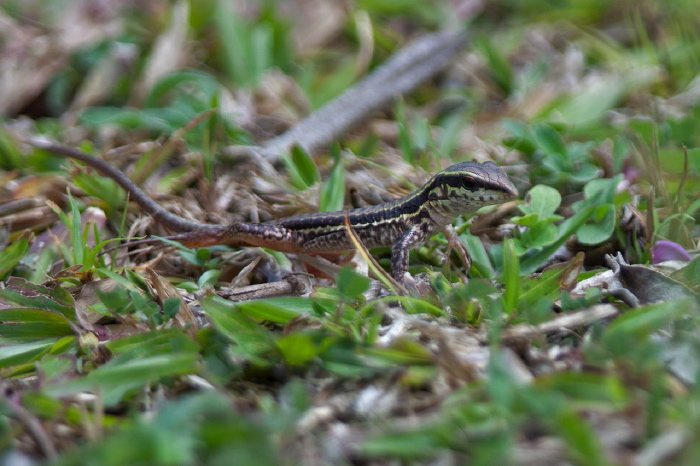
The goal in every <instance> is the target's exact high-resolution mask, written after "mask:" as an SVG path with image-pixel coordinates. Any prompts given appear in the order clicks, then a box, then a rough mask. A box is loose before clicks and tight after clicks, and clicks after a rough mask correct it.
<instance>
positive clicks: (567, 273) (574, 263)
mask: <svg viewBox="0 0 700 466" xmlns="http://www.w3.org/2000/svg"><path fill="white" fill-rule="evenodd" d="M583 257H584V256H583V253H582V252H580V253H578V254H577V256H576V257H575V258H574V259H572V260H571V261H570V262H569V263H565V264H557V265H554V266H551V267H548V268H547V269H546V270H545V271H543V272H542V274H541V275H539V276H535V277H533V276H528V277H526V278H525V279H524V280H523V281H522V282H521V283H520V306H524V307H527V306H533V305H534V304H535V303H536V302H537V301H539V300H540V299H543V298H549V299H551V300H552V301H553V300H554V299H555V298H557V297H558V296H559V294H560V291H561V290H562V289H570V287H571V286H572V285H573V284H575V283H576V277H577V276H578V272H579V271H580V270H581V267H582V265H583Z"/></svg>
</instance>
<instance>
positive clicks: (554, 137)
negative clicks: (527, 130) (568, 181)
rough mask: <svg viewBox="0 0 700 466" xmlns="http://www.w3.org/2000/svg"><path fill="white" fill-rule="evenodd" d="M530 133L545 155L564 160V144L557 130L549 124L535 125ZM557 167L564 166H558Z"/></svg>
mask: <svg viewBox="0 0 700 466" xmlns="http://www.w3.org/2000/svg"><path fill="white" fill-rule="evenodd" d="M532 134H533V136H534V137H535V142H536V143H537V145H538V146H539V148H540V150H541V151H542V152H544V153H545V154H546V155H547V156H549V157H552V158H553V159H554V160H564V159H565V158H566V156H567V150H566V145H565V144H564V139H562V137H561V134H559V133H558V132H557V130H555V129H554V128H552V127H551V126H549V125H537V126H535V127H534V128H533V131H532ZM566 165H568V164H566ZM559 168H566V166H565V165H564V166H559Z"/></svg>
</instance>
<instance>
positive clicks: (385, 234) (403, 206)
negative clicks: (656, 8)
mask: <svg viewBox="0 0 700 466" xmlns="http://www.w3.org/2000/svg"><path fill="white" fill-rule="evenodd" d="M517 194H518V192H517V190H516V189H515V187H514V186H513V184H512V183H511V182H510V180H509V179H508V177H507V175H506V174H505V173H504V172H503V170H502V169H501V167H499V166H498V165H496V164H494V163H492V162H486V163H484V164H479V163H473V162H465V163H461V164H457V165H453V166H451V167H449V168H447V169H445V170H443V171H442V172H440V173H438V174H437V175H435V176H433V177H432V178H431V179H430V181H428V182H427V183H426V184H425V185H424V186H423V187H422V188H420V189H418V190H417V191H415V192H414V193H412V194H409V195H408V196H406V197H403V198H401V199H397V200H395V201H391V202H387V203H385V204H381V205H378V206H373V207H365V208H361V209H353V210H349V211H340V212H330V213H312V214H302V215H295V216H293V217H287V218H283V219H279V220H275V221H272V222H267V223H234V224H231V225H229V226H228V227H227V228H225V232H224V231H223V230H224V229H222V231H221V233H220V234H219V235H217V238H216V243H214V244H228V245H230V246H234V247H241V246H260V247H268V248H271V249H276V250H280V251H284V252H291V253H305V252H308V253H320V252H333V251H345V250H348V249H352V248H353V245H352V242H351V241H350V239H349V237H348V235H347V232H346V227H345V224H346V219H347V220H349V222H350V224H351V225H352V228H353V230H354V231H355V233H356V234H357V236H358V237H359V238H360V240H361V241H362V242H363V244H364V245H365V246H367V247H368V248H375V247H391V248H392V275H393V276H394V278H396V279H397V280H399V281H402V280H403V275H404V273H405V272H406V270H407V268H408V251H409V250H410V249H412V248H414V247H416V246H418V245H419V244H421V243H422V242H423V241H425V240H426V239H428V238H430V237H431V236H432V235H433V234H435V233H437V232H439V231H440V230H442V229H443V228H444V227H445V226H446V225H448V224H450V223H452V221H454V220H455V219H456V218H457V217H458V216H460V215H466V214H471V213H474V212H476V211H477V210H478V209H480V208H481V207H483V206H487V205H494V204H501V203H503V202H505V201H508V200H512V199H515V198H516V197H517ZM193 233H196V232H193ZM191 236H193V235H192V233H185V234H183V235H177V236H174V237H172V239H175V240H177V241H181V242H183V243H184V244H186V245H188V246H198V245H203V243H201V242H199V241H194V242H190V241H188V238H189V237H191ZM197 236H200V235H199V234H197ZM209 237H211V235H209ZM207 245H208V244H207Z"/></svg>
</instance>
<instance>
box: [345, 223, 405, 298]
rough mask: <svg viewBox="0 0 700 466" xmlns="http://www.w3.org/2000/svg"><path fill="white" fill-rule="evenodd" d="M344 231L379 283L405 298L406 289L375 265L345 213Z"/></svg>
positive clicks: (375, 261) (377, 264)
mask: <svg viewBox="0 0 700 466" xmlns="http://www.w3.org/2000/svg"><path fill="white" fill-rule="evenodd" d="M345 230H346V233H347V235H348V238H350V242H352V245H353V247H354V248H355V249H357V250H358V251H359V252H360V254H361V255H362V258H363V259H364V260H365V261H366V262H367V264H368V265H369V268H370V270H372V273H374V275H375V276H376V277H377V278H378V279H379V281H381V282H382V283H383V284H384V286H386V287H387V288H389V289H390V290H392V291H393V292H395V293H397V294H400V295H402V296H406V295H407V294H408V290H406V288H405V287H404V286H403V285H401V284H400V283H399V282H397V281H396V280H394V277H392V276H391V275H390V274H388V273H386V271H385V270H384V269H383V268H382V267H381V266H380V265H379V263H377V260H376V259H375V258H374V257H373V256H372V254H371V253H370V252H369V249H367V246H365V245H364V243H363V242H362V240H361V239H360V238H359V237H358V236H357V233H355V230H354V229H353V227H352V224H351V223H350V217H349V216H348V215H347V212H346V215H345Z"/></svg>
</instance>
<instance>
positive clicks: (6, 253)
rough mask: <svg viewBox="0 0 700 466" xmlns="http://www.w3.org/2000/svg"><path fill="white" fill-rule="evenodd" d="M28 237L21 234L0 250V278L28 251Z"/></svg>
mask: <svg viewBox="0 0 700 466" xmlns="http://www.w3.org/2000/svg"><path fill="white" fill-rule="evenodd" d="M29 246H30V244H29V237H28V236H26V235H22V236H21V237H19V238H18V239H17V240H16V241H14V242H12V243H10V245H9V246H7V247H6V248H5V249H3V250H2V251H0V279H2V278H4V277H5V275H7V274H8V273H9V272H10V271H11V270H12V269H14V268H15V267H16V266H17V264H19V263H20V261H21V260H22V259H23V258H24V256H26V255H27V254H28V253H29Z"/></svg>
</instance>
